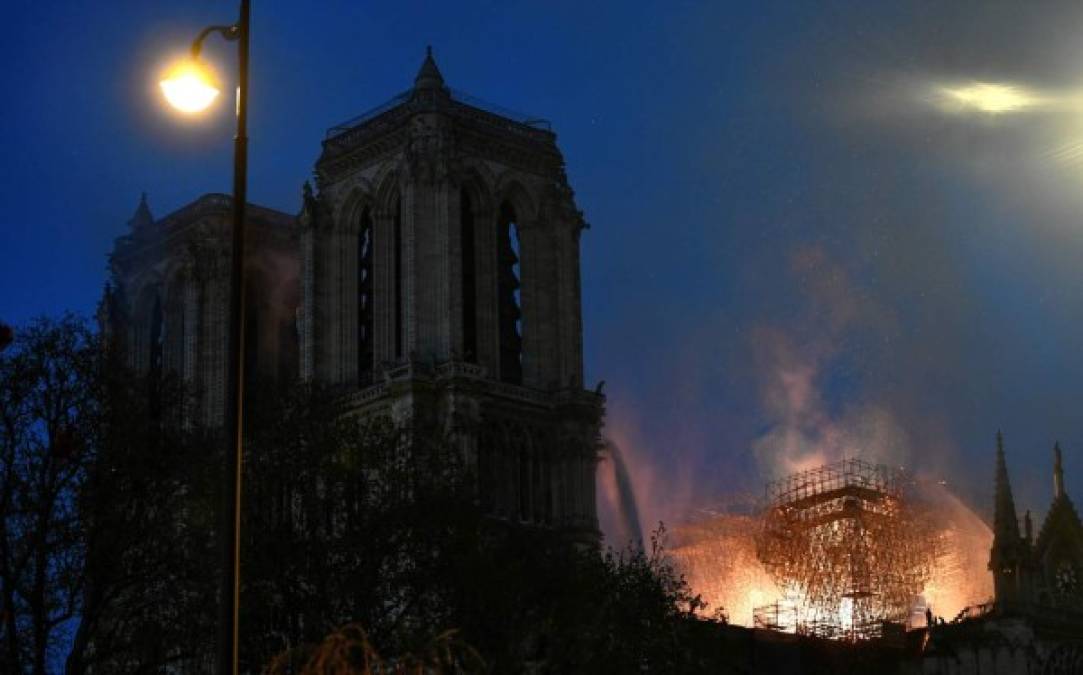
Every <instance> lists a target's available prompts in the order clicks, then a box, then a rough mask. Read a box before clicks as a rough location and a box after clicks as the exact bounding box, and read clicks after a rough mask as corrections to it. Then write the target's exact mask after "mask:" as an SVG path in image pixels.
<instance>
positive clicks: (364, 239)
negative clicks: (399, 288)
mask: <svg viewBox="0 0 1083 675" xmlns="http://www.w3.org/2000/svg"><path fill="white" fill-rule="evenodd" d="M372 271H373V270H372V215H371V213H370V212H369V209H368V208H367V207H366V208H365V210H364V211H362V212H361V224H360V227H359V229H358V232H357V379H358V381H359V382H362V383H363V382H364V381H365V379H366V378H367V377H368V374H369V373H371V372H372V366H373V363H372V359H373V344H372V343H373V340H372V338H373V334H372V320H373V314H372V276H373V274H372Z"/></svg>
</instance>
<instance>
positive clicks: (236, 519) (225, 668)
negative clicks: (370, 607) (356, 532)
mask: <svg viewBox="0 0 1083 675" xmlns="http://www.w3.org/2000/svg"><path fill="white" fill-rule="evenodd" d="M248 15H249V0H241V16H240V19H239V20H238V22H237V27H238V36H237V37H238V40H237V55H238V70H239V77H238V84H237V135H236V137H234V139H233V255H232V260H231V271H230V286H229V290H230V308H229V378H228V386H227V391H226V419H225V432H226V438H227V448H226V481H227V488H226V496H227V504H228V509H229V518H228V522H227V523H226V526H225V528H224V529H223V534H224V536H223V548H224V549H225V551H224V553H225V559H226V560H225V562H226V565H225V574H223V575H222V592H221V596H222V605H221V609H222V615H221V625H220V630H221V635H220V640H219V650H220V651H219V658H218V673H219V675H236V673H237V657H238V651H239V650H238V640H237V637H238V609H239V601H240V593H241V586H240V580H241V575H240V562H241V469H242V466H243V464H242V459H243V450H244V445H243V432H242V429H243V426H244V424H243V422H244V419H243V416H244V342H245V340H244V315H245V308H244V300H245V297H244V296H245V293H244V262H245V254H244V234H245V205H246V202H247V198H248V197H247V187H248V185H247V183H248V26H249V21H248Z"/></svg>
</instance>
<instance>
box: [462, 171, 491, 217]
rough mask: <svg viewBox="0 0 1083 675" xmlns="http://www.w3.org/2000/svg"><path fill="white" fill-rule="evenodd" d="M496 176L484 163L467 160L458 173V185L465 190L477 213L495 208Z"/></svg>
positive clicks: (488, 212)
mask: <svg viewBox="0 0 1083 675" xmlns="http://www.w3.org/2000/svg"><path fill="white" fill-rule="evenodd" d="M495 186H496V178H495V176H493V172H492V171H490V170H489V168H488V167H486V166H485V165H484V164H482V163H479V162H469V163H467V164H466V165H465V166H464V167H463V170H462V171H461V172H460V174H459V187H460V188H461V189H463V190H466V191H467V194H469V195H470V199H471V200H472V201H473V203H474V208H475V210H476V211H477V213H478V214H479V215H485V214H491V213H492V212H493V210H494V209H495V208H496V192H495Z"/></svg>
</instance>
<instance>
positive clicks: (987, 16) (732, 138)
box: [0, 0, 1083, 518]
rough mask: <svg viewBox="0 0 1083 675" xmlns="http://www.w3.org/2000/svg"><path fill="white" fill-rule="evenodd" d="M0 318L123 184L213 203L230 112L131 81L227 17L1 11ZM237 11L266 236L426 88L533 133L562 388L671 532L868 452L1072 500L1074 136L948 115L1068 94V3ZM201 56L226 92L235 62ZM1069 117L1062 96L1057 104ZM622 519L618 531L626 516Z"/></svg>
mask: <svg viewBox="0 0 1083 675" xmlns="http://www.w3.org/2000/svg"><path fill="white" fill-rule="evenodd" d="M11 4H12V6H10V7H8V8H7V12H6V15H7V27H8V31H7V39H6V40H5V41H4V42H3V43H2V44H0V53H2V55H3V57H4V61H3V62H4V63H5V64H6V66H5V68H4V69H3V71H2V73H0V78H2V81H3V90H4V91H6V92H7V96H6V97H5V106H4V110H3V113H2V115H3V120H4V124H2V125H0V138H2V145H0V147H2V148H3V152H2V153H0V170H2V172H3V176H2V178H3V180H0V200H2V201H0V203H2V204H3V207H4V208H3V215H2V216H0V218H2V222H0V282H2V284H3V288H4V289H5V292H4V293H3V294H2V295H0V318H2V319H3V320H5V321H8V322H12V323H16V324H18V323H21V322H25V321H27V320H28V319H29V318H30V317H33V316H36V315H39V314H56V313H58V312H61V311H63V310H66V309H71V310H75V311H78V312H84V313H89V312H91V311H93V308H94V305H95V303H96V301H97V298H98V296H99V294H100V291H101V287H102V284H103V283H104V281H105V262H106V253H107V251H108V250H109V249H110V247H111V245H112V240H113V238H115V237H116V236H119V235H121V234H123V233H124V232H125V227H126V226H125V222H126V221H127V219H128V218H129V217H130V216H131V213H132V211H133V210H134V208H135V205H136V203H137V202H138V199H139V194H140V192H141V191H146V192H147V193H148V194H149V201H150V206H151V209H152V211H153V212H154V214H155V215H156V216H162V215H165V214H166V213H168V212H170V211H172V210H174V209H176V208H178V207H180V206H182V205H183V204H185V203H187V202H188V201H190V200H192V199H194V198H195V197H197V196H198V195H200V194H203V193H206V192H226V191H228V189H229V185H230V161H231V154H230V153H231V147H230V138H231V134H232V131H231V119H230V113H229V109H228V108H229V106H219V109H218V111H217V113H216V115H214V116H212V117H211V118H210V119H208V120H204V121H201V122H198V123H197V122H192V121H181V120H179V119H177V118H176V117H175V116H173V115H171V114H169V113H168V112H167V111H166V110H165V109H164V108H163V106H162V104H161V102H160V101H159V100H158V96H157V92H156V90H155V81H156V76H157V74H158V72H159V70H160V68H161V66H162V64H163V63H164V62H165V61H166V60H167V59H168V57H169V56H171V55H174V54H178V53H182V52H183V51H184V50H185V49H186V47H187V44H188V43H189V41H190V40H191V38H192V36H194V35H195V33H196V32H198V30H199V29H200V28H202V27H203V26H204V25H207V24H210V23H227V22H229V21H230V20H231V19H232V18H233V15H234V12H235V8H234V5H233V3H230V2H211V1H207V0H193V1H190V2H186V3H159V2H122V1H119V0H118V1H115V2H109V3H88V2H64V1H61V0H57V1H54V2H49V3H29V2H19V3H11ZM254 4H255V7H254V9H253V28H252V30H253V36H252V95H251V107H252V113H251V120H250V136H251V141H250V147H251V172H250V181H249V185H250V187H249V195H250V199H251V200H252V201H254V202H256V203H260V204H263V205H267V206H270V207H273V208H277V209H281V210H284V211H287V212H296V211H297V210H298V209H299V206H300V186H301V183H302V182H303V181H304V180H305V179H306V178H307V177H308V176H309V175H310V173H311V170H312V165H313V162H314V160H315V158H316V156H317V154H318V152H319V141H320V139H321V138H322V136H323V133H324V131H325V130H326V129H327V128H328V127H330V126H333V125H334V124H336V123H338V122H340V121H343V120H346V119H348V118H350V117H352V116H354V115H356V114H358V113H360V112H362V111H364V110H366V109H368V108H370V107H372V106H374V105H377V104H379V103H382V102H383V101H384V100H386V99H387V98H390V97H391V96H392V95H394V94H396V93H398V92H400V91H402V90H404V89H405V88H407V87H408V86H409V85H410V83H411V82H412V78H413V75H414V73H415V72H416V69H417V67H418V66H419V65H420V62H421V60H422V57H423V54H424V48H425V45H426V44H432V45H433V48H434V51H435V55H436V58H437V61H438V63H439V65H440V67H441V69H442V71H443V73H444V76H445V78H446V80H447V81H448V83H449V85H450V86H452V87H454V88H456V89H460V90H463V91H466V92H469V93H471V94H473V95H475V96H478V97H480V98H483V99H486V100H489V101H492V102H494V103H497V104H500V105H503V106H506V107H508V108H512V109H516V110H521V111H524V112H529V113H531V114H535V115H539V116H543V117H546V118H548V119H550V120H551V121H552V124H553V128H554V130H555V131H556V132H557V134H558V142H559V144H560V147H561V149H562V150H563V152H564V155H565V158H566V160H567V166H568V175H569V178H570V180H571V182H572V185H573V187H574V188H575V189H576V192H577V199H578V201H579V205H580V207H581V208H582V209H583V210H584V212H585V214H586V217H587V219H588V221H589V222H590V223H591V229H590V230H589V231H588V232H586V233H585V235H584V237H583V295H584V303H583V308H584V315H585V316H584V320H585V325H586V335H585V345H586V360H587V371H588V379H589V380H590V383H593V382H594V381H597V380H600V379H604V380H606V382H607V385H606V392H607V393H608V395H609V402H610V405H609V410H610V420H611V426H610V430H611V432H612V433H613V435H614V436H615V437H617V438H618V440H620V441H621V442H622V443H623V444H624V445H626V446H628V452H629V454H630V455H632V456H633V457H634V459H635V461H636V462H637V464H638V465H639V466H640V467H641V473H642V474H649V476H648V477H647V478H644V479H643V480H646V481H648V482H650V483H651V484H652V486H653V490H654V492H655V493H656V494H658V493H660V494H665V495H670V496H671V498H670V499H668V500H667V499H657V498H656V499H655V500H654V501H655V502H667V503H668V506H666V507H661V506H656V507H655V510H654V511H653V512H652V513H654V514H656V515H659V516H668V515H670V514H669V513H667V512H666V509H667V508H669V507H672V509H671V510H673V511H675V510H677V509H678V508H683V507H685V506H688V505H694V504H701V503H704V502H709V501H712V500H715V499H718V498H719V497H720V496H721V495H725V494H730V493H733V492H734V491H739V490H744V489H748V488H749V486H752V490H753V491H755V490H757V489H758V487H756V486H759V485H760V483H761V481H762V478H763V477H764V476H765V475H769V474H770V473H772V472H774V471H778V470H780V468H781V467H784V466H788V464H787V462H789V461H790V460H792V459H793V458H794V457H795V456H801V457H803V456H809V455H815V453H817V452H820V453H823V454H825V456H834V455H837V454H840V453H852V451H853V450H854V449H855V448H862V449H866V448H867V452H868V453H869V454H870V455H872V456H874V457H878V458H883V459H888V460H891V461H897V462H899V463H905V464H908V465H910V466H913V467H915V468H916V469H918V470H919V471H922V472H926V473H929V474H933V475H936V476H943V477H945V478H947V479H948V480H949V481H951V482H952V483H954V484H956V485H957V486H958V489H959V491H960V492H962V493H963V494H964V495H966V496H967V497H968V498H970V499H972V500H976V502H977V505H978V506H979V507H981V508H983V509H984V507H985V506H986V503H987V500H989V499H990V497H991V495H990V493H991V484H992V469H993V466H992V457H993V454H992V453H993V437H994V434H995V432H996V430H997V429H998V428H999V429H1002V430H1003V431H1004V433H1005V436H1006V439H1007V449H1008V452H1009V461H1010V465H1011V467H1012V469H1013V480H1014V482H1015V485H1016V492H1017V501H1018V502H1019V503H1020V508H1026V507H1029V508H1033V509H1035V510H1037V511H1041V510H1043V509H1044V507H1045V505H1046V504H1047V503H1048V499H1049V492H1050V489H1051V480H1050V472H1049V464H1050V456H1051V450H1050V448H1051V446H1052V443H1053V441H1054V440H1055V439H1059V440H1060V441H1061V443H1062V446H1063V447H1064V448H1065V460H1066V462H1067V464H1068V473H1069V476H1068V485H1069V491H1070V492H1071V493H1074V494H1083V479H1081V478H1080V476H1083V417H1081V415H1080V414H1079V413H1080V402H1081V401H1083V396H1081V393H1083V351H1081V350H1080V349H1079V348H1078V344H1079V343H1080V338H1081V337H1083V311H1081V306H1080V298H1081V297H1083V296H1081V293H1080V292H1081V291H1083V265H1079V264H1078V263H1077V261H1078V260H1081V259H1083V255H1081V254H1083V216H1081V214H1083V210H1081V207H1083V200H1081V199H1080V192H1081V191H1080V190H1079V187H1080V185H1079V184H1080V182H1081V181H1083V169H1081V167H1080V166H1078V165H1076V164H1073V163H1072V162H1071V161H1062V159H1058V158H1060V157H1061V156H1062V155H1063V154H1064V153H1059V154H1058V152H1057V149H1058V148H1064V147H1068V148H1071V147H1074V146H1073V145H1072V144H1073V143H1075V142H1077V141H1076V140H1075V139H1076V138H1077V136H1078V140H1083V126H1081V127H1079V128H1077V126H1079V125H1077V124H1076V123H1075V121H1074V120H1075V118H1076V117H1079V119H1081V120H1083V112H1080V110H1078V109H1077V108H1075V107H1072V106H1067V107H1060V108H1057V109H1056V110H1045V111H1039V112H1034V113H1031V114H1027V115H1017V116H1012V115H996V116H994V115H961V114H957V113H951V112H946V111H945V110H943V109H941V108H940V107H938V106H937V105H936V104H935V101H934V100H933V99H934V98H935V92H936V91H937V87H938V86H940V85H947V84H953V83H958V82H964V81H969V80H981V81H994V82H997V81H1006V82H1012V83H1021V84H1023V85H1026V86H1030V87H1035V88H1038V89H1040V90H1042V91H1053V90H1055V91H1058V92H1071V91H1075V90H1076V89H1078V88H1079V87H1080V85H1081V84H1083V53H1081V51H1083V48H1081V47H1080V46H1079V44H1080V41H1079V40H1078V39H1077V36H1076V33H1078V31H1077V30H1075V28H1077V27H1078V26H1079V25H1080V19H1083V12H1081V10H1080V8H1078V7H1075V6H1073V5H1072V4H1069V3H1043V4H1042V5H1041V6H1040V7H1037V8H1023V7H1021V6H1020V5H1018V3H996V2H974V3H965V2H959V3H951V5H950V6H945V5H944V4H943V3H920V2H919V3H911V2H906V3H903V2H899V3H865V2H830V3H770V2H767V3H764V2H748V3H714V2H703V3H695V2H666V3H657V2H592V3H583V2H575V3H573V2H546V3H540V2H537V3H526V2H470V3H454V4H453V3H437V2H396V3H375V2H334V1H326V2H318V3H296V2H271V1H270V0H266V1H261V0H256V2H255V3H254ZM209 45H210V46H209V47H208V48H207V52H206V54H207V57H208V58H209V59H211V60H214V61H216V62H217V63H218V64H219V69H220V71H221V72H222V73H223V75H225V74H228V73H229V72H231V69H232V61H231V58H232V50H231V46H227V45H225V44H224V43H222V42H220V41H217V42H214V41H212V42H211V43H209ZM1065 96H1067V95H1065ZM649 517H650V516H649V515H648V518H649Z"/></svg>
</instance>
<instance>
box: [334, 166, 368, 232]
mask: <svg viewBox="0 0 1083 675" xmlns="http://www.w3.org/2000/svg"><path fill="white" fill-rule="evenodd" d="M356 183H357V184H356V185H355V186H354V187H353V188H351V189H350V191H349V192H348V193H347V195H346V198H345V199H344V200H342V204H341V205H340V206H339V208H338V212H337V213H336V214H335V224H336V225H337V226H338V228H340V229H341V230H342V231H343V232H347V233H350V234H357V231H358V224H359V222H360V218H361V214H362V213H363V212H364V210H365V209H366V208H368V209H370V210H374V209H375V206H376V198H375V196H374V195H375V193H376V191H375V189H374V188H373V185H372V183H370V182H369V181H367V180H365V179H364V178H358V179H357V181H356Z"/></svg>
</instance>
